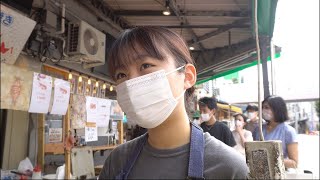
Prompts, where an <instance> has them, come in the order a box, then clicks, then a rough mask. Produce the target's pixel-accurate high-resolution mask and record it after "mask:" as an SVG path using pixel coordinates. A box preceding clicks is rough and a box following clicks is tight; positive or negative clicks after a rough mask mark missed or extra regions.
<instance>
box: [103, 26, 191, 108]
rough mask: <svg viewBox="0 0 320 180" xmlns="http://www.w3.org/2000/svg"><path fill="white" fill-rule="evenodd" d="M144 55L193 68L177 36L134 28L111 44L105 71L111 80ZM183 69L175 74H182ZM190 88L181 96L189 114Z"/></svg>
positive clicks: (186, 50)
mask: <svg viewBox="0 0 320 180" xmlns="http://www.w3.org/2000/svg"><path fill="white" fill-rule="evenodd" d="M143 55H148V56H150V57H152V58H155V59H158V60H160V61H165V60H166V58H167V57H168V56H171V57H173V59H174V60H175V64H176V67H177V68H178V67H181V66H184V65H185V64H193V65H194V61H193V58H192V57H191V54H190V51H189V49H188V46H187V44H186V42H185V41H184V40H183V38H182V37H181V36H180V35H178V34H177V33H175V32H173V31H171V30H169V29H166V28H162V27H150V26H148V27H136V28H133V29H128V30H125V31H124V32H123V33H122V34H121V35H120V36H119V37H118V38H117V40H116V41H115V42H114V43H113V45H112V47H111V49H110V53H109V55H108V68H109V72H110V74H111V76H112V78H113V79H115V76H114V74H115V71H116V70H117V69H119V68H126V67H128V66H129V65H130V64H131V63H134V62H135V61H136V58H137V57H139V56H143ZM183 71H184V69H181V70H179V72H183ZM193 93H194V87H191V88H189V89H187V91H186V93H185V100H186V109H187V110H188V111H189V108H188V107H190V105H189V103H190V102H191V100H192V98H193Z"/></svg>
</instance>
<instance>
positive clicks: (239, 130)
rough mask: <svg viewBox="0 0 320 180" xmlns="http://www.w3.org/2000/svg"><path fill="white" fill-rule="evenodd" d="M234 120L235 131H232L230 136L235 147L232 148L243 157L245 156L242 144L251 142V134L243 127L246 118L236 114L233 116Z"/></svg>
mask: <svg viewBox="0 0 320 180" xmlns="http://www.w3.org/2000/svg"><path fill="white" fill-rule="evenodd" d="M234 119H235V129H234V130H233V131H232V135H233V137H234V140H235V141H236V143H237V144H236V145H235V146H234V148H235V149H236V150H237V151H239V152H240V153H241V154H243V155H244V156H245V155H246V151H245V147H244V143H245V142H248V141H253V138H252V133H251V132H250V131H248V130H246V129H244V126H245V125H246V123H247V119H248V118H247V117H246V116H245V115H243V114H236V115H235V116H234Z"/></svg>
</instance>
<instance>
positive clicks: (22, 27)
mask: <svg viewBox="0 0 320 180" xmlns="http://www.w3.org/2000/svg"><path fill="white" fill-rule="evenodd" d="M0 6H1V8H0V9H1V22H0V23H1V62H5V63H8V64H14V63H15V61H16V60H17V58H18V56H19V54H20V52H21V50H22V48H23V46H24V45H25V43H26V42H27V40H28V38H29V36H30V34H31V32H32V30H33V28H34V26H35V25H36V22H35V21H34V20H32V19H30V18H28V17H26V16H23V15H22V14H20V13H19V12H17V11H15V10H13V9H11V8H9V7H7V6H4V5H3V4H1V5H0Z"/></svg>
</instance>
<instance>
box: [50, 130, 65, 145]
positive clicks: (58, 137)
mask: <svg viewBox="0 0 320 180" xmlns="http://www.w3.org/2000/svg"><path fill="white" fill-rule="evenodd" d="M61 141H62V128H49V143H54V142H61Z"/></svg>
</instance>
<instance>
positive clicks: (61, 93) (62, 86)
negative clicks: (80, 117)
mask: <svg viewBox="0 0 320 180" xmlns="http://www.w3.org/2000/svg"><path fill="white" fill-rule="evenodd" d="M69 98H70V83H69V82H68V81H64V80H62V79H55V80H54V97H53V105H52V109H51V112H50V114H59V115H65V114H66V112H67V110H68V105H69Z"/></svg>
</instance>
